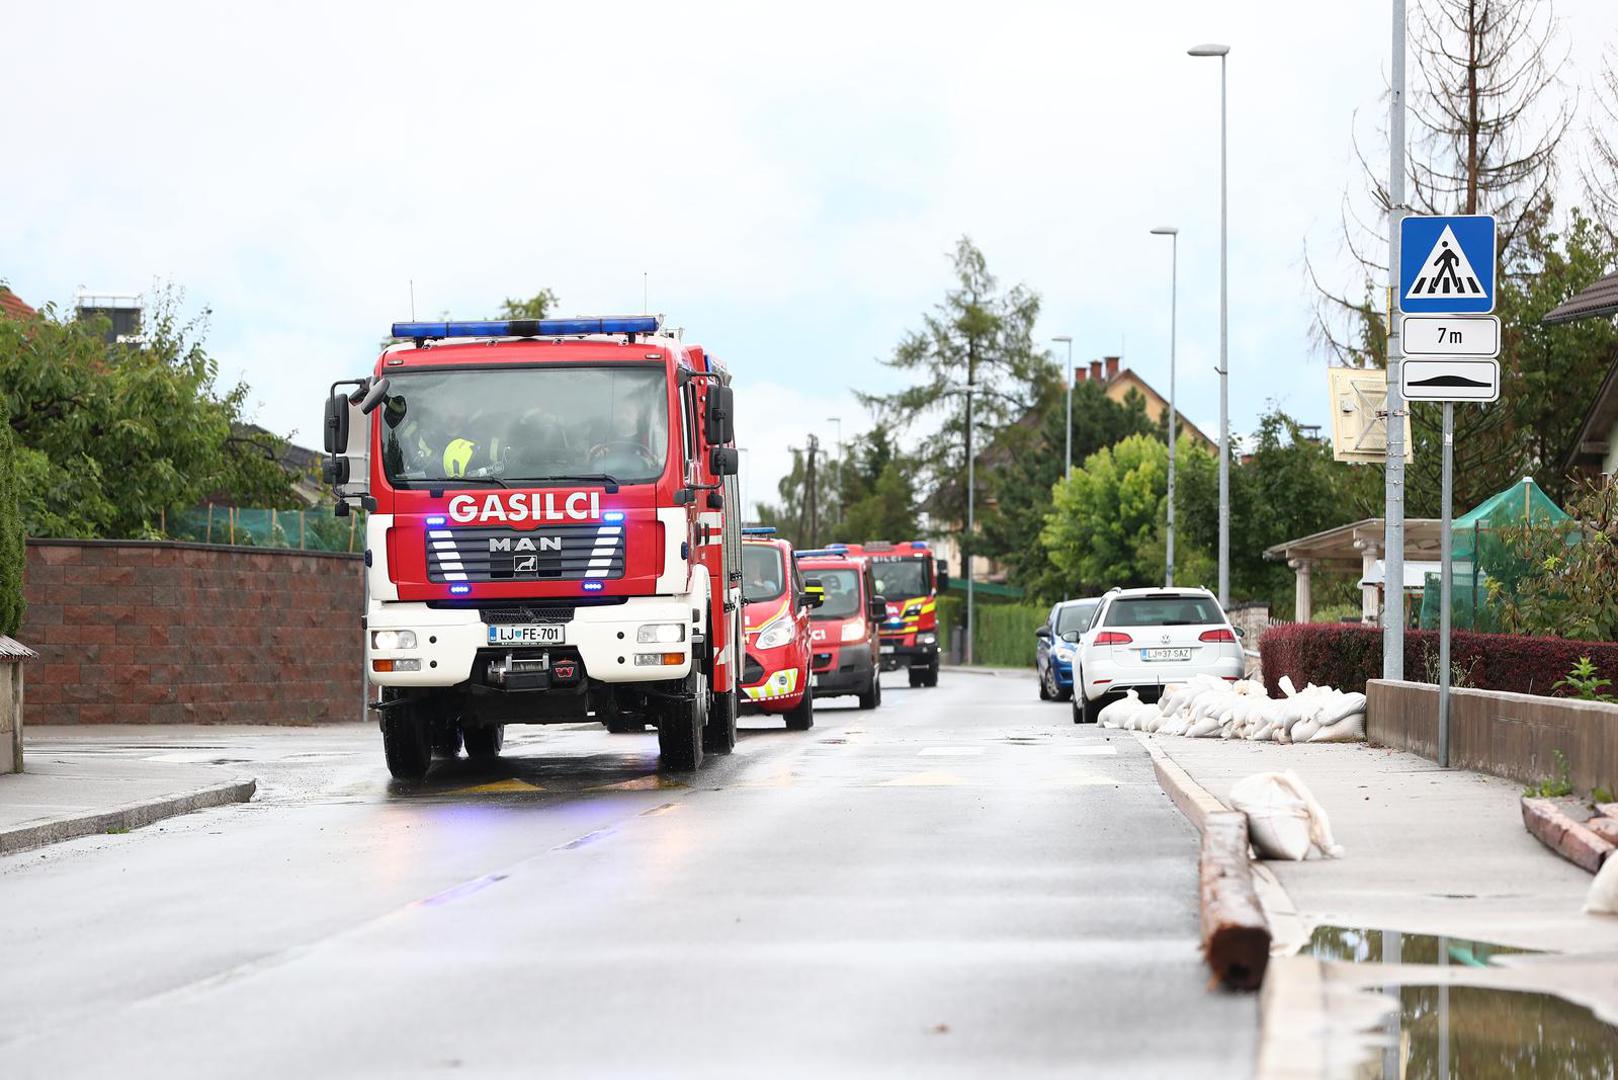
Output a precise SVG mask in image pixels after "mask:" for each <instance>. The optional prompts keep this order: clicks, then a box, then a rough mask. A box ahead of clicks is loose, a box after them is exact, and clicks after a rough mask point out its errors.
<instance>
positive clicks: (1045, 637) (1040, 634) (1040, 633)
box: [1034, 626, 1051, 641]
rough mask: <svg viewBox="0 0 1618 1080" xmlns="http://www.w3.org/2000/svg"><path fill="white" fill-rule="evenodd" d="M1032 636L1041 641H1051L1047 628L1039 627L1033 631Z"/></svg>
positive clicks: (1049, 631) (1049, 630)
mask: <svg viewBox="0 0 1618 1080" xmlns="http://www.w3.org/2000/svg"><path fill="white" fill-rule="evenodd" d="M1034 636H1035V637H1037V638H1038V639H1039V640H1041V641H1049V640H1051V628H1050V627H1048V626H1041V627H1040V628H1039V629H1038V630H1035V631H1034Z"/></svg>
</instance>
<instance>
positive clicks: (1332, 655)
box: [1259, 623, 1618, 696]
mask: <svg viewBox="0 0 1618 1080" xmlns="http://www.w3.org/2000/svg"><path fill="white" fill-rule="evenodd" d="M1259 653H1260V655H1261V657H1262V659H1263V665H1264V685H1265V686H1266V687H1268V688H1269V691H1270V693H1271V694H1272V695H1279V694H1280V693H1281V689H1280V682H1281V676H1283V675H1288V676H1291V678H1292V681H1293V683H1294V684H1295V685H1297V686H1298V687H1299V688H1300V689H1301V688H1302V687H1303V686H1304V684H1306V683H1311V682H1312V683H1316V684H1317V685H1321V686H1334V687H1336V688H1338V689H1339V690H1359V691H1363V690H1364V689H1365V681H1366V680H1367V679H1379V678H1381V677H1382V631H1381V629H1380V628H1378V627H1374V626H1346V625H1344V626H1331V625H1324V624H1314V623H1310V624H1297V625H1291V626H1272V627H1270V628H1269V629H1268V630H1266V631H1265V632H1264V636H1263V638H1262V639H1261V640H1260V642H1259ZM1437 653H1438V633H1437V632H1436V631H1433V630H1406V631H1405V678H1407V679H1411V680H1421V679H1422V678H1423V677H1424V673H1425V672H1426V671H1427V667H1428V665H1427V659H1428V658H1429V657H1434V656H1436V655H1437ZM1586 656H1587V657H1589V658H1590V661H1591V664H1592V666H1593V671H1594V672H1595V673H1597V674H1599V675H1600V676H1602V677H1607V678H1614V679H1618V644H1593V643H1591V642H1588V641H1566V640H1563V639H1561V638H1543V637H1519V636H1517V635H1514V634H1475V633H1470V632H1466V631H1456V632H1455V633H1453V634H1451V635H1450V662H1451V664H1452V666H1453V667H1454V668H1457V669H1459V670H1462V671H1466V672H1468V673H1469V680H1470V684H1471V685H1472V686H1475V687H1477V688H1478V689H1480V690H1508V691H1513V692H1515V693H1519V694H1542V695H1546V696H1549V695H1551V694H1552V693H1553V692H1554V688H1555V686H1556V683H1557V681H1558V680H1560V679H1562V678H1563V677H1564V676H1565V675H1566V674H1567V672H1568V670H1569V669H1571V668H1572V667H1573V666H1574V665H1575V664H1576V663H1578V661H1579V658H1580V657H1586Z"/></svg>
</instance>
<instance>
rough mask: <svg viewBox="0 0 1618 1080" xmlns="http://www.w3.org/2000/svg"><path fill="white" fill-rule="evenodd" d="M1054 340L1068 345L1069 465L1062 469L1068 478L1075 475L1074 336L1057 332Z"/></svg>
mask: <svg viewBox="0 0 1618 1080" xmlns="http://www.w3.org/2000/svg"><path fill="white" fill-rule="evenodd" d="M1051 340H1052V341H1057V342H1062V343H1064V344H1066V345H1067V367H1065V368H1063V369H1062V371H1063V376H1062V377H1063V379H1064V380H1065V381H1066V382H1067V427H1066V428H1064V429H1063V430H1065V431H1066V432H1067V458H1066V461H1067V465H1066V467H1065V468H1064V469H1063V470H1062V479H1064V480H1066V479H1067V478H1068V477H1070V476H1072V475H1073V338H1072V337H1071V336H1069V335H1067V334H1057V335H1056V336H1055V337H1053V338H1051Z"/></svg>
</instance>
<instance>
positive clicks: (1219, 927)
mask: <svg viewBox="0 0 1618 1080" xmlns="http://www.w3.org/2000/svg"><path fill="white" fill-rule="evenodd" d="M1199 877H1200V885H1201V893H1202V954H1203V956H1204V957H1205V958H1206V959H1207V961H1208V966H1209V967H1210V968H1212V969H1213V973H1214V975H1215V976H1216V977H1217V978H1218V979H1219V980H1220V981H1221V982H1223V983H1224V984H1225V985H1226V986H1229V987H1231V988H1232V989H1236V990H1256V989H1258V987H1259V986H1260V985H1261V984H1262V983H1263V982H1264V969H1265V967H1266V966H1267V965H1268V964H1269V962H1270V927H1269V924H1268V923H1267V922H1265V920H1264V908H1263V907H1262V905H1260V903H1259V899H1258V891H1257V890H1256V889H1254V887H1253V871H1252V867H1251V865H1250V864H1249V863H1248V861H1247V815H1245V814H1238V813H1234V812H1231V811H1228V810H1227V811H1220V812H1218V813H1213V814H1209V815H1208V817H1207V820H1206V821H1205V822H1204V823H1203V830H1202V857H1201V860H1200V862H1199Z"/></svg>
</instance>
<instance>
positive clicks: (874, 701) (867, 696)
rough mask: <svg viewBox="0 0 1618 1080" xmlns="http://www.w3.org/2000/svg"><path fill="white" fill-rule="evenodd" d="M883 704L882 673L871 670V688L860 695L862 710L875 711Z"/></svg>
mask: <svg viewBox="0 0 1618 1080" xmlns="http://www.w3.org/2000/svg"><path fill="white" fill-rule="evenodd" d="M880 704H882V673H881V672H880V671H878V670H877V669H876V668H874V667H873V668H872V669H871V688H870V689H869V690H867V691H866V692H865V693H863V694H861V695H860V708H862V709H874V708H876V707H877V706H878V705H880Z"/></svg>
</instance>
